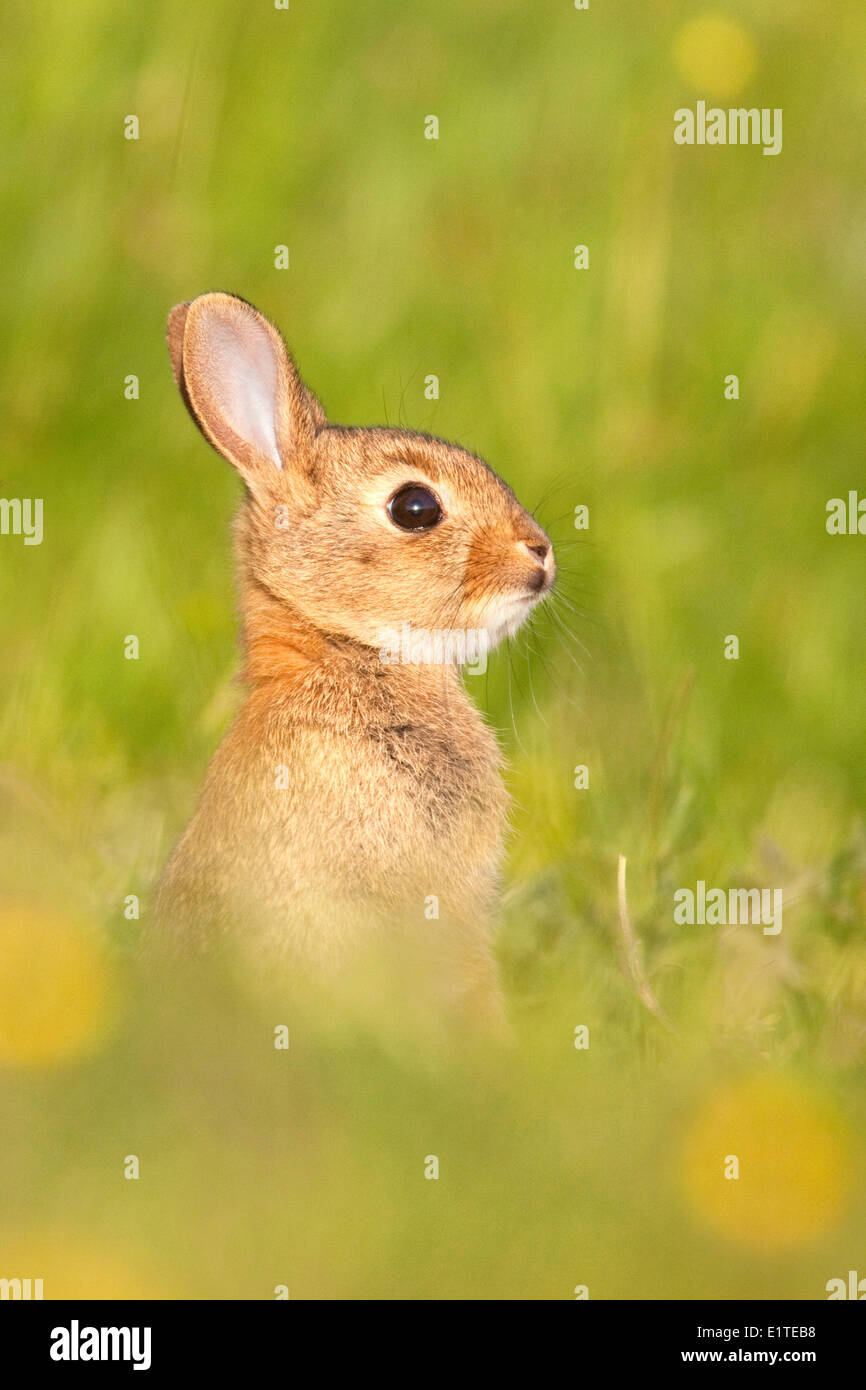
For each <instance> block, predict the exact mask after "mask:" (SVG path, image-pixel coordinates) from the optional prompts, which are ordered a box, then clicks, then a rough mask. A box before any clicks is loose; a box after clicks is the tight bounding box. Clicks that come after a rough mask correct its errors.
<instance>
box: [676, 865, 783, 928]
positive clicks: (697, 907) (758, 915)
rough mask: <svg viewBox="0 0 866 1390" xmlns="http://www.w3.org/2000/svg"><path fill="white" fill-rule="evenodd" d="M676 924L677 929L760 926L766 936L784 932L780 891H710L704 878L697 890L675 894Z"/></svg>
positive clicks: (681, 891) (778, 889)
mask: <svg viewBox="0 0 866 1390" xmlns="http://www.w3.org/2000/svg"><path fill="white" fill-rule="evenodd" d="M674 921H675V922H676V923H677V925H678V926H689V927H691V926H694V925H695V924H696V923H697V924H698V925H699V926H709V927H727V926H731V927H736V926H742V927H745V926H750V925H751V926H761V927H763V929H764V936H778V934H779V932H780V931H781V930H782V890H781V888H730V889H728V891H727V892H725V890H724V888H707V885H706V883H705V882H704V880H703V879H702V878H700V879H698V882H697V884H696V886H695V888H694V889H691V888H678V889H677V890H676V892H675V893H674Z"/></svg>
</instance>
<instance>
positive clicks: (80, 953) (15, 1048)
mask: <svg viewBox="0 0 866 1390" xmlns="http://www.w3.org/2000/svg"><path fill="white" fill-rule="evenodd" d="M114 985H115V981H114V972H113V971H112V970H111V969H110V968H109V963H108V961H107V960H106V958H105V956H104V953H103V952H102V951H101V950H100V948H99V947H98V945H97V943H96V941H95V939H94V938H93V936H92V935H91V934H89V933H88V932H86V931H85V930H83V929H82V928H81V927H80V926H78V925H77V924H75V923H73V922H71V921H69V920H67V919H65V918H63V917H61V916H59V915H58V914H54V913H46V912H42V911H37V910H36V909H34V908H31V907H26V906H22V907H15V906H12V905H9V904H6V905H4V907H3V908H2V909H0V1064H6V1065H9V1064H11V1065H18V1066H49V1065H51V1064H52V1063H55V1062H66V1061H74V1060H76V1059H77V1058H78V1057H81V1056H83V1055H87V1054H88V1053H90V1052H92V1051H93V1050H94V1049H95V1048H96V1047H97V1046H98V1045H99V1043H100V1042H101V1041H102V1039H103V1037H104V1035H105V1033H106V1031H107V1029H108V1027H109V1026H110V1023H111V1021H112V1017H113V1014H114V1007H113V1005H114V1001H115V988H114Z"/></svg>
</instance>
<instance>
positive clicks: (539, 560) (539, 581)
mask: <svg viewBox="0 0 866 1390" xmlns="http://www.w3.org/2000/svg"><path fill="white" fill-rule="evenodd" d="M518 544H519V546H520V548H521V550H523V551H524V553H525V554H526V555H531V556H532V558H533V560H534V561H535V564H536V569H535V573H534V574H533V576H532V578H531V580H530V581H529V582H530V585H531V587H532V588H533V589H539V590H541V589H544V588H546V587H547V585H548V584H549V583H552V576H551V570H552V568H553V547H552V546H551V545H550V544H549V543H548V542H547V541H537V542H531V543H530V542H529V541H519V542H518Z"/></svg>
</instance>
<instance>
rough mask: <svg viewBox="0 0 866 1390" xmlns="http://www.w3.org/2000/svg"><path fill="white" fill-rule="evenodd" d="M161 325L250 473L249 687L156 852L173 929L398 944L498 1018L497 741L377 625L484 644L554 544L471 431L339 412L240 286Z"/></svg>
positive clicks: (461, 694)
mask: <svg viewBox="0 0 866 1390" xmlns="http://www.w3.org/2000/svg"><path fill="white" fill-rule="evenodd" d="M168 343H169V349H170V352H171V359H172V365H173V368H174V374H175V379H176V381H177V384H178V387H179V389H180V392H181V394H182V396H183V399H184V400H185V402H186V404H187V406H188V408H189V410H190V413H191V414H192V416H193V419H194V420H195V422H196V424H197V425H198V426H199V428H200V429H201V431H202V433H203V434H204V435H205V437H206V438H207V439H208V440H209V441H210V443H211V444H212V445H213V446H214V448H216V449H217V450H218V451H219V452H220V453H221V454H223V455H224V456H225V458H227V459H228V460H229V462H230V463H232V464H233V465H234V467H235V468H236V469H237V471H238V473H239V474H240V476H241V478H242V479H243V482H244V484H245V488H246V495H245V498H244V502H243V505H242V507H241V510H240V514H239V516H238V518H237V521H236V527H235V545H236V558H237V566H238V571H239V577H240V601H241V607H242V618H243V646H244V651H245V657H246V661H245V667H244V673H243V676H244V681H245V684H246V687H247V690H248V693H247V696H246V701H245V703H244V704H243V706H242V707H241V709H240V712H239V713H238V715H237V717H236V719H235V721H234V723H233V724H232V726H231V728H230V729H229V732H228V733H227V734H226V737H225V739H224V740H223V742H222V744H221V746H220V747H219V749H218V750H217V752H216V754H215V755H214V758H213V760H212V762H211V764H210V767H209V769H208V773H207V777H206V779H205V783H204V789H203V791H202V794H201V798H200V800H199V803H198V808H197V810H196V812H195V814H194V816H193V818H192V821H191V822H190V824H189V826H188V828H187V830H186V833H185V834H184V836H183V838H182V839H181V841H180V843H179V844H178V846H177V848H176V849H175V851H174V853H173V855H172V856H171V859H170V860H169V863H168V865H167V867H166V869H165V872H164V875H163V878H162V881H161V884H160V887H159V893H158V899H157V912H156V918H157V921H158V923H159V924H160V928H161V932H162V933H163V934H165V933H168V934H169V936H170V939H171V940H172V941H174V942H175V943H178V944H182V945H184V946H204V945H206V944H207V943H208V942H209V941H210V940H212V939H213V938H214V937H216V936H217V935H225V934H228V933H231V934H232V935H235V934H238V935H239V936H240V937H241V938H242V939H243V940H245V941H246V942H248V943H250V944H251V945H252V947H253V951H254V954H255V955H256V956H257V957H258V958H259V959H260V960H263V961H265V962H267V963H268V965H269V967H270V966H275V965H277V964H278V963H280V962H281V961H286V962H289V963H290V964H291V966H292V968H293V969H311V970H314V971H316V970H319V969H325V970H326V971H327V970H330V968H331V967H334V966H339V965H345V964H346V963H347V962H348V961H349V960H350V958H351V956H352V954H353V952H354V951H355V949H356V948H366V947H368V946H369V945H370V943H372V942H375V941H377V940H378V941H382V942H387V943H388V949H389V950H391V951H393V952H396V954H397V955H398V956H399V955H403V957H404V959H405V961H411V967H410V969H411V972H412V973H413V975H414V973H415V972H416V971H417V972H420V973H421V974H422V975H424V976H426V980H427V983H428V984H429V986H430V989H431V991H432V992H433V993H434V994H435V995H436V997H437V998H439V999H441V1000H442V1001H443V1002H446V1003H450V1004H453V1005H455V1006H456V1007H458V1008H459V1009H465V1010H466V1011H468V1012H470V1013H471V1012H479V1013H485V1014H489V1015H495V1014H496V1013H497V1011H498V1009H499V1007H500V1004H499V994H498V986H497V981H496V969H495V965H494V960H493V956H492V953H491V949H490V923H491V914H492V911H493V908H494V904H495V900H496V894H497V879H498V875H499V868H500V861H501V856H502V842H503V832H504V828H505V819H506V812H507V797H506V793H505V790H504V788H503V785H502V780H501V775H500V753H499V749H498V745H497V742H496V739H495V737H494V735H493V733H492V732H491V730H490V729H488V728H487V726H486V725H485V723H484V721H483V719H482V717H481V715H480V714H479V712H478V710H477V709H476V707H475V705H474V704H473V703H472V701H471V700H470V699H469V698H468V696H467V694H466V692H465V690H464V688H463V684H462V681H461V677H460V673H459V670H458V667H457V664H456V663H455V662H453V661H445V662H444V663H443V662H441V661H440V662H438V663H437V662H434V661H429V660H428V661H421V662H414V661H406V660H405V659H400V658H399V655H396V656H395V654H394V653H393V652H392V651H391V650H390V649H389V648H388V647H387V643H386V645H385V648H384V649H383V634H387V633H392V634H393V633H395V632H396V633H401V632H405V631H406V630H407V629H406V627H405V625H406V624H408V625H409V630H410V631H411V632H413V633H415V632H417V630H418V629H424V630H428V631H442V630H449V631H452V632H455V631H456V632H458V633H459V632H465V631H467V630H469V631H471V632H474V633H476V634H477V640H481V639H485V640H487V641H488V642H489V645H490V646H492V645H493V644H494V643H495V642H497V641H498V640H499V639H500V638H502V637H503V636H507V635H509V634H511V633H513V632H514V631H515V629H516V628H517V627H518V626H519V624H520V623H521V622H522V621H523V619H524V618H525V617H526V616H527V614H528V613H529V611H530V610H531V608H532V607H533V605H534V604H535V603H537V602H538V600H539V599H540V598H542V597H543V595H544V594H546V593H547V591H548V590H549V589H550V587H551V584H552V583H553V579H554V571H555V567H554V560H553V553H552V549H551V545H550V541H549V540H548V538H547V536H546V535H545V533H544V531H542V529H541V527H540V526H538V525H537V524H536V522H535V521H534V520H533V518H532V517H531V516H530V515H529V513H528V512H526V511H524V509H523V507H521V506H520V504H519V502H518V501H517V499H516V498H515V496H514V494H513V493H512V492H511V490H510V489H509V488H508V487H507V486H506V485H505V483H503V482H502V481H501V480H500V479H499V478H498V477H497V476H496V474H495V473H493V472H492V471H491V469H490V468H488V466H487V465H486V464H485V463H483V462H482V460H481V459H479V458H476V457H475V456H473V455H472V454H469V453H466V452H465V451H464V450H463V449H461V448H458V447H457V446H455V445H452V444H447V443H444V442H443V441H442V440H439V439H433V438H430V437H429V436H427V435H422V434H413V433H411V432H409V431H407V430H400V429H384V428H375V429H349V428H345V427H343V426H339V425H331V424H329V423H328V420H327V419H326V417H325V412H324V410H323V409H322V406H321V405H320V404H319V402H318V400H317V399H316V397H315V396H314V395H313V394H312V392H311V391H310V390H309V389H308V388H307V387H306V386H305V385H304V383H303V381H302V380H301V378H300V376H299V375H298V372H297V370H296V368H295V365H294V363H293V362H292V359H291V358H290V357H289V355H288V353H287V351H286V348H285V346H284V344H283V341H282V339H281V338H280V336H279V334H278V333H277V331H276V329H275V328H274V327H273V326H272V325H271V324H270V323H269V322H268V321H267V319H265V318H264V317H263V316H262V315H261V314H259V313H258V312H257V311H256V310H255V309H254V308H252V306H251V305H249V304H248V303H246V301H245V300H242V299H238V298H236V297H234V296H232V295H228V294H204V295H201V296H199V298H197V299H194V300H192V301H191V302H189V303H186V304H179V305H178V306H177V307H176V308H174V309H173V310H172V311H171V315H170V317H169V321H168ZM422 655H423V648H422ZM428 655H429V651H428ZM163 939H164V935H163Z"/></svg>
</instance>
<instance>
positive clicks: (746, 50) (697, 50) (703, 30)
mask: <svg viewBox="0 0 866 1390" xmlns="http://www.w3.org/2000/svg"><path fill="white" fill-rule="evenodd" d="M674 59H675V62H676V65H677V70H678V72H679V74H680V76H681V77H683V78H685V80H686V82H688V83H689V84H690V85H691V86H692V87H694V88H695V89H696V90H697V91H699V92H701V93H702V94H703V95H705V96H708V97H730V96H735V95H736V94H737V92H740V91H742V89H743V88H744V87H745V86H746V84H747V83H748V82H749V81H750V80H751V79H752V77H753V76H754V74H755V70H756V68H757V66H758V58H757V52H756V50H755V44H754V42H753V40H752V37H751V35H750V34H749V33H748V31H747V30H746V29H744V28H743V26H742V24H738V23H737V21H736V20H735V19H729V18H728V17H727V15H723V14H703V15H699V16H698V18H697V19H692V20H690V21H689V22H688V24H684V25H683V27H682V29H680V31H679V33H678V34H677V36H676V38H675V40H674Z"/></svg>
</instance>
